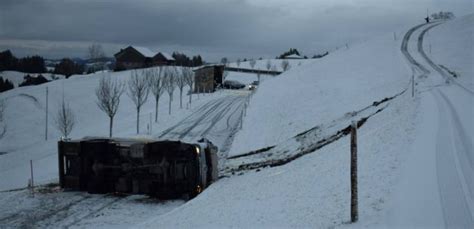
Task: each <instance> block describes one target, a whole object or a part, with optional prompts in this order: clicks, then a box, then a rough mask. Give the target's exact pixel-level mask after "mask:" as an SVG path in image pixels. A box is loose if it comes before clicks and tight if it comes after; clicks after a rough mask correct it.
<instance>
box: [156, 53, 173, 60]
mask: <svg viewBox="0 0 474 229" xmlns="http://www.w3.org/2000/svg"><path fill="white" fill-rule="evenodd" d="M159 53H161V55H162V56H163V57H164V58H166V59H167V60H175V59H174V58H173V56H172V55H170V54H169V53H166V52H159Z"/></svg>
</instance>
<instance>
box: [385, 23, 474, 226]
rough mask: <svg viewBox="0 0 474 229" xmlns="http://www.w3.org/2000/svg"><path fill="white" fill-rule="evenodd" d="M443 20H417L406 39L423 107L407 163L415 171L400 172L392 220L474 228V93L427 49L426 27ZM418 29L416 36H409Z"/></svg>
mask: <svg viewBox="0 0 474 229" xmlns="http://www.w3.org/2000/svg"><path fill="white" fill-rule="evenodd" d="M441 24H442V23H439V22H435V23H431V24H423V25H418V26H415V27H413V28H412V29H410V30H409V31H408V32H407V34H406V35H405V38H404V40H403V44H402V53H403V54H404V55H405V57H406V59H407V60H408V62H409V63H410V65H411V66H412V69H413V74H415V76H417V83H418V86H417V87H418V90H419V92H420V94H419V95H420V96H421V98H420V101H421V106H422V107H423V109H421V111H422V112H423V113H422V114H420V116H421V122H420V125H419V127H418V128H419V130H418V132H419V134H418V135H417V139H415V143H414V147H413V152H412V154H413V155H412V158H410V159H411V161H410V162H409V163H408V164H409V165H408V166H407V168H406V170H407V171H410V172H411V174H408V173H407V174H405V176H404V177H403V178H402V181H401V184H402V185H401V186H402V188H401V189H400V190H399V191H398V192H399V193H398V197H395V199H399V200H400V201H399V203H397V204H395V206H396V207H395V208H394V209H393V210H392V212H391V218H392V219H391V220H390V221H391V222H392V223H393V222H395V225H398V224H399V223H400V222H404V223H406V225H398V226H407V225H411V226H415V225H417V226H428V225H429V226H430V227H446V228H474V220H473V219H474V179H473V177H472V174H474V150H473V146H472V142H473V139H474V133H473V132H474V120H473V119H472V117H474V109H473V105H474V93H473V91H472V89H470V88H468V87H466V86H465V85H462V84H460V83H459V82H457V81H456V79H455V78H453V77H452V76H451V75H450V74H449V72H447V71H444V70H443V69H442V68H441V67H440V65H442V64H443V63H435V62H434V61H433V60H432V58H431V57H430V56H429V55H428V54H427V53H426V52H425V47H424V40H425V38H426V35H427V33H428V31H430V30H431V29H434V28H436V27H437V26H439V25H441ZM414 34H418V36H417V39H416V40H415V39H414V38H413V39H411V37H412V35H414ZM410 43H411V44H412V45H410ZM469 77H470V76H469ZM407 195H408V196H407ZM402 196H404V197H402ZM402 199H404V200H402ZM406 200H410V201H406ZM392 223H390V224H392Z"/></svg>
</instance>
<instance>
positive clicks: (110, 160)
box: [58, 137, 218, 199]
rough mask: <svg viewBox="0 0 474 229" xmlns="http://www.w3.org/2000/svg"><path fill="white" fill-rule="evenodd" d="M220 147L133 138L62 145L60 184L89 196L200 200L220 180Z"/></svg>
mask: <svg viewBox="0 0 474 229" xmlns="http://www.w3.org/2000/svg"><path fill="white" fill-rule="evenodd" d="M217 161H218V160H217V147H216V146H214V145H213V144H212V143H211V142H210V141H208V140H206V139H202V140H200V141H198V142H195V143H185V142H181V141H169V140H164V141H159V140H151V139H131V138H91V137H89V138H83V139H79V140H71V141H59V142H58V162H59V184H60V186H61V188H63V189H64V190H71V191H87V192H89V193H124V194H146V195H150V196H154V197H158V198H166V199H168V198H177V197H180V196H183V195H187V196H189V197H190V198H192V197H194V196H196V195H197V194H199V193H200V192H202V190H204V189H205V188H207V187H208V186H209V185H210V184H211V183H213V182H214V181H216V180H217V179H218V169H217Z"/></svg>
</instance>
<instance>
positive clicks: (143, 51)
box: [130, 46, 157, 58]
mask: <svg viewBox="0 0 474 229" xmlns="http://www.w3.org/2000/svg"><path fill="white" fill-rule="evenodd" d="M130 47H132V48H134V49H135V50H137V51H138V52H139V53H141V54H142V55H143V56H145V57H150V58H153V57H154V56H155V55H156V54H157V52H153V51H151V50H150V49H148V48H145V47H140V46H130Z"/></svg>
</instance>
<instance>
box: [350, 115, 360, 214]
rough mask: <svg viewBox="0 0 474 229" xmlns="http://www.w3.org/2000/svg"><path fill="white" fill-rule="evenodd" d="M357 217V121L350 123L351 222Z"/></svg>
mask: <svg viewBox="0 0 474 229" xmlns="http://www.w3.org/2000/svg"><path fill="white" fill-rule="evenodd" d="M358 219H359V210H358V195H357V121H352V125H351V222H352V223H355V222H357V220H358Z"/></svg>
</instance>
